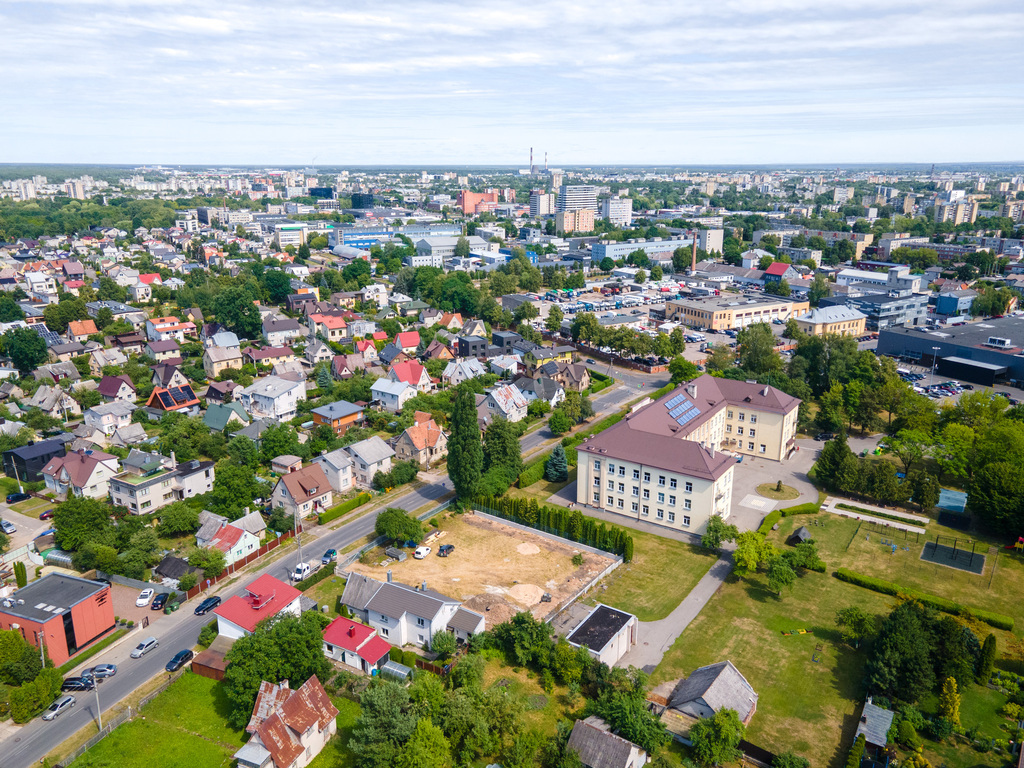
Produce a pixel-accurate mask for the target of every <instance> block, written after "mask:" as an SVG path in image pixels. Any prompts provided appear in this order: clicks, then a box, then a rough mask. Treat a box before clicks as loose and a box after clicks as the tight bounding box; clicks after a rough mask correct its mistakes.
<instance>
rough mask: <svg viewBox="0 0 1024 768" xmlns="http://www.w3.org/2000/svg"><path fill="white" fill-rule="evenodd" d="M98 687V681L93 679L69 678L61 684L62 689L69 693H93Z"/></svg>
mask: <svg viewBox="0 0 1024 768" xmlns="http://www.w3.org/2000/svg"><path fill="white" fill-rule="evenodd" d="M95 687H96V681H95V680H93V679H92V678H91V677H69V678H68V679H67V680H65V681H64V682H63V683H61V686H60V689H61V690H62V691H64V692H65V693H66V692H67V691H91V690H92V689H93V688H95Z"/></svg>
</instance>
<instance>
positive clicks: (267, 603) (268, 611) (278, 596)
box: [213, 574, 302, 640]
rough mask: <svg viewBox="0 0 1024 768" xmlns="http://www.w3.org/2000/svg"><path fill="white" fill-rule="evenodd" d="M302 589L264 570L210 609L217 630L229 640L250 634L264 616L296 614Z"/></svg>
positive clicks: (297, 613) (267, 617) (265, 617)
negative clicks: (243, 588) (238, 593)
mask: <svg viewBox="0 0 1024 768" xmlns="http://www.w3.org/2000/svg"><path fill="white" fill-rule="evenodd" d="M301 597H302V593H301V592H299V590H297V589H296V588H295V587H293V586H291V585H290V584H285V583H284V582H283V581H281V580H280V579H275V578H274V577H273V576H271V575H270V574H264V575H262V576H260V577H259V578H258V579H256V580H255V581H254V582H252V583H251V584H249V586H247V587H246V588H245V591H244V592H243V593H242V594H241V595H235V596H234V597H231V598H228V599H227V600H226V601H225V602H223V603H221V604H220V605H218V606H217V607H216V608H215V609H214V611H213V613H214V615H215V616H216V617H217V633H218V634H221V635H224V636H225V637H228V638H230V639H233V640H237V639H238V638H240V637H245V636H246V635H251V634H252V633H253V632H254V631H255V630H256V625H257V624H259V623H260V622H261V621H263V620H264V619H269V618H270V617H271V616H278V615H280V614H291V615H292V616H298V615H299V612H300V609H299V599H300V598H301Z"/></svg>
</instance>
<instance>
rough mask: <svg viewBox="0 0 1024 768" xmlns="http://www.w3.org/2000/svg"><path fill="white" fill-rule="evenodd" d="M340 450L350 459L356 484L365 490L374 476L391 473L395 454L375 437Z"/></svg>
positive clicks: (371, 482)
mask: <svg viewBox="0 0 1024 768" xmlns="http://www.w3.org/2000/svg"><path fill="white" fill-rule="evenodd" d="M341 450H343V451H345V452H346V453H348V455H349V456H351V457H352V474H353V475H354V476H355V480H356V483H358V484H359V485H362V486H364V487H366V488H369V487H371V486H372V485H373V476H374V475H375V474H377V473H378V472H390V471H391V459H392V458H393V457H394V455H395V452H394V451H393V450H392V449H391V446H389V445H388V444H387V443H385V442H384V441H383V440H381V439H380V438H379V437H377V435H374V436H373V437H368V438H366V439H365V440H360V441H359V442H358V443H352V445H346V446H345V447H344V448H342V449H341Z"/></svg>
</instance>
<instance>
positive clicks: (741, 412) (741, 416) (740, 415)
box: [738, 411, 746, 421]
mask: <svg viewBox="0 0 1024 768" xmlns="http://www.w3.org/2000/svg"><path fill="white" fill-rule="evenodd" d="M745 416H746V414H745V413H743V411H740V413H739V417H738V418H739V420H740V421H743V419H744V417H745Z"/></svg>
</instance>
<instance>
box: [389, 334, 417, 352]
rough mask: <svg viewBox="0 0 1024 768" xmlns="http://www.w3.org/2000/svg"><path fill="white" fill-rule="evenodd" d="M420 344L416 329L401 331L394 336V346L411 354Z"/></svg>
mask: <svg viewBox="0 0 1024 768" xmlns="http://www.w3.org/2000/svg"><path fill="white" fill-rule="evenodd" d="M419 345H420V335H419V333H418V332H416V331H402V332H401V333H400V334H398V335H397V336H396V337H395V346H396V347H398V348H399V349H401V350H402V351H403V352H405V353H406V354H409V355H411V354H412V353H413V352H415V351H416V348H417V347H418V346H419Z"/></svg>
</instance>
